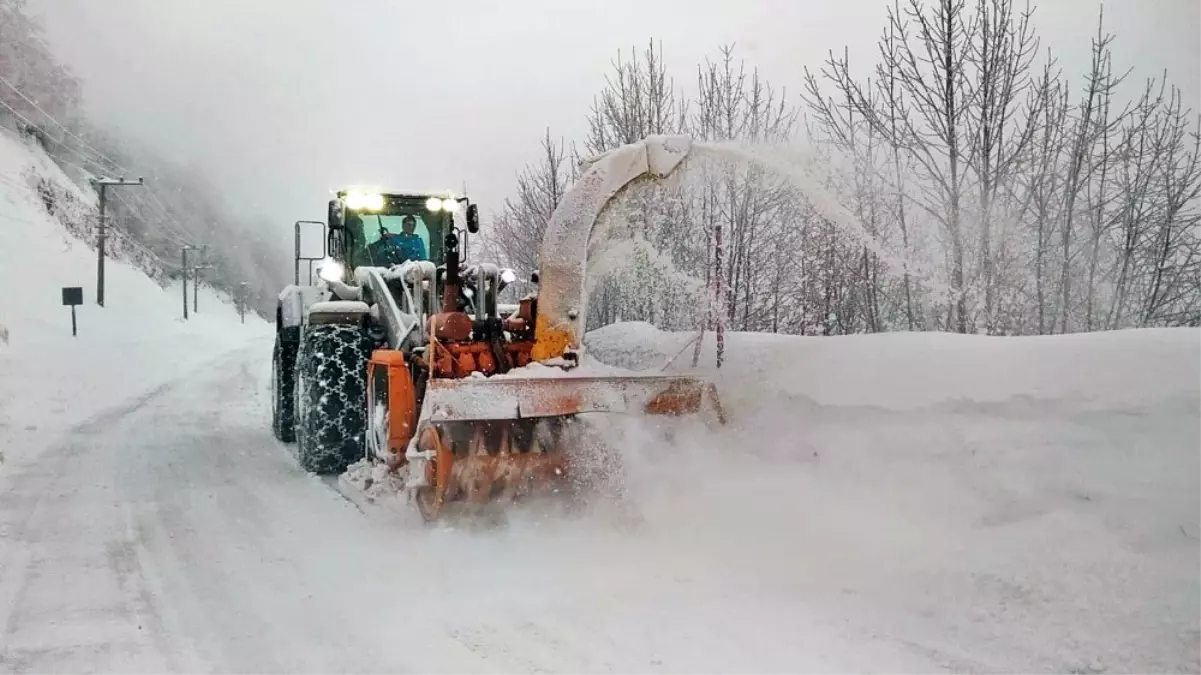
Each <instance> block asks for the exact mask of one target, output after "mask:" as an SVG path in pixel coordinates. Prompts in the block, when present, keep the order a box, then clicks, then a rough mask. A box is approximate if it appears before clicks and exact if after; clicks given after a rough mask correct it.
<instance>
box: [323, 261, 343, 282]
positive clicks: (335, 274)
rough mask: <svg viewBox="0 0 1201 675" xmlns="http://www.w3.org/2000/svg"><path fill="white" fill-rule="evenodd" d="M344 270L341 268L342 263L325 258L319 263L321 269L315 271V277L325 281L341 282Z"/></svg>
mask: <svg viewBox="0 0 1201 675" xmlns="http://www.w3.org/2000/svg"><path fill="white" fill-rule="evenodd" d="M345 271H346V268H344V267H342V263H340V262H338V261H337V260H334V259H332V258H326V259H325V260H322V261H321V267H319V268H318V269H317V275H318V276H320V277H321V278H322V279H325V280H326V281H330V282H333V281H341V280H342V274H343V273H344V272H345Z"/></svg>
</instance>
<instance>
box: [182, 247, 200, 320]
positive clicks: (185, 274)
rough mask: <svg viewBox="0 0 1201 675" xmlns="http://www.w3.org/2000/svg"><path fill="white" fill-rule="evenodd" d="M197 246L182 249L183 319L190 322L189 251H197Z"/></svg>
mask: <svg viewBox="0 0 1201 675" xmlns="http://www.w3.org/2000/svg"><path fill="white" fill-rule="evenodd" d="M195 250H196V247H195V246H191V245H188V246H184V247H183V248H181V249H180V258H181V260H180V263H181V267H180V269H182V270H183V318H184V321H187V320H188V251H195Z"/></svg>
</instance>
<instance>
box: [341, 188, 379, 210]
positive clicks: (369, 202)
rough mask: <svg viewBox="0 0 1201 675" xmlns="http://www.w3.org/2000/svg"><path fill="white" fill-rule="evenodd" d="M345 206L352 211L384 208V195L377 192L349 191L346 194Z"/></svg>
mask: <svg viewBox="0 0 1201 675" xmlns="http://www.w3.org/2000/svg"><path fill="white" fill-rule="evenodd" d="M346 207H347V208H349V209H351V210H353V211H379V210H380V209H382V208H384V196H383V195H382V194H379V193H378V192H351V193H350V194H348V195H346Z"/></svg>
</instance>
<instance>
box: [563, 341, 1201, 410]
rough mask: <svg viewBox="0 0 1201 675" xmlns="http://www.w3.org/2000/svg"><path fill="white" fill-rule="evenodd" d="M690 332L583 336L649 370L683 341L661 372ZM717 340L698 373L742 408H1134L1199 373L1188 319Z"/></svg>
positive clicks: (1193, 388) (683, 361)
mask: <svg viewBox="0 0 1201 675" xmlns="http://www.w3.org/2000/svg"><path fill="white" fill-rule="evenodd" d="M696 337H697V334H696V333H695V332H692V333H665V332H660V331H659V330H657V329H656V328H655V327H654V326H652V325H650V324H647V323H642V322H629V323H621V324H614V325H611V326H606V327H604V328H602V329H600V330H597V331H593V332H591V333H589V334H588V337H587V340H586V342H585V344H586V347H587V350H588V352H587V353H588V354H589V355H590V356H591V357H593V358H596V359H598V360H600V361H602V362H604V363H608V364H611V365H614V366H620V367H623V368H631V369H635V370H643V369H647V370H648V371H650V370H657V369H659V368H661V367H662V365H663V363H665V362H666V361H667V360H668V359H670V358H672V357H674V356H676V355H677V354H680V352H681V350H684V353H683V354H680V355H679V357H678V358H676V360H675V362H673V363H672V365H671V367H670V369H669V371H670V372H682V371H687V370H690V366H691V363H692V350H693V348H692V347H691V346H687V345H688V343H689V341H691V340H693V339H695V338H696ZM725 341H726V349H725V361H726V362H725V365H724V366H723V367H722V368H721V369H720V370H718V369H717V368H716V367H715V362H716V360H715V353H714V352H715V336H714V334H713V333H712V332H709V333H706V334H705V336H704V344H703V351H702V357H701V359H700V362H699V364H698V365H699V370H700V372H704V373H706V374H707V375H709V376H711V377H712V378H713V379H714V380H715V381H716V382H717V383H718V386H719V387H722V388H723V390H724V391H725V392H726V396H727V397H729V399H730V401H731V403H732V404H734V406H735V409H739V408H741V409H743V410H752V409H754V408H755V407H757V406H759V405H761V404H763V403H764V402H769V401H772V400H776V399H782V400H786V401H793V402H797V401H802V400H803V401H807V402H808V403H810V404H816V405H832V406H838V405H856V406H874V407H879V408H886V409H889V410H915V409H919V408H927V407H930V406H936V405H942V406H953V405H954V404H956V403H957V402H958V403H963V404H982V403H1001V402H1008V403H1012V404H1026V405H1034V404H1036V403H1037V402H1039V401H1056V402H1057V403H1058V404H1065V403H1070V404H1072V405H1075V406H1083V407H1091V408H1095V409H1109V408H1114V407H1139V406H1151V405H1156V404H1158V403H1160V402H1162V401H1164V400H1177V399H1180V398H1181V397H1183V398H1184V399H1186V400H1187V399H1189V398H1190V397H1194V398H1195V397H1196V396H1197V391H1198V386H1199V376H1198V373H1201V331H1199V330H1196V329H1190V328H1180V329H1177V328H1168V329H1144V330H1126V331H1113V332H1104V333H1089V334H1077V335H1056V336H1044V337H987V336H978V335H959V334H954V333H885V334H876V335H852V336H844V337H835V338H829V337H802V336H793V335H769V334H763V333H740V332H730V333H726V335H725ZM686 346H687V349H684V348H685V347H686ZM723 385H724V386H723Z"/></svg>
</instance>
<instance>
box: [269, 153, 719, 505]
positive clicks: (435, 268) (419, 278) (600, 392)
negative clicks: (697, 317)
mask: <svg viewBox="0 0 1201 675" xmlns="http://www.w3.org/2000/svg"><path fill="white" fill-rule="evenodd" d="M688 148H689V143H688V140H687V139H682V138H675V137H662V138H650V139H647V140H645V141H642V142H640V143H636V144H632V145H629V146H624V147H622V148H619V149H617V150H614V151H612V152H610V153H608V154H606V155H602V156H601V157H599V158H597V159H596V160H594V161H593V162H592V163H591V164H590V165H589V166H588V167H587V169H586V170H585V172H584V174H583V175H582V177H581V178H580V180H579V182H578V183H577V184H576V186H575V187H574V188H573V189H572V190H570V191H569V192H568V194H566V195H565V197H564V199H563V201H562V203H561V204H560V205H559V207H558V208H557V209H556V210H555V212H554V214H553V215H552V217H551V219H550V221H549V223H548V225H547V228H546V233H545V237H544V240H543V242H542V244H541V249H540V251H539V265H540V269H539V270H538V271H537V272H535V273H533V274H530V275H529V280H530V282H532V284H531V286H532V287H536V288H537V292H536V293H531V294H528V295H527V296H525V297H522V298H520V300H519V302H517V303H516V304H508V305H505V304H502V303H500V302H499V299H498V298H499V296H500V293H501V292H502V291H503V290H504V289H505V288H506V287H507V286H508V285H510V284H513V283H514V282H516V281H517V279H518V277H517V274H516V273H515V272H514V271H513V270H509V269H501V268H499V267H498V266H497V265H494V264H490V263H487V262H469V261H466V260H465V258H466V245H467V240H468V238H469V235H470V234H474V233H476V232H478V231H479V215H478V210H477V206H476V205H475V204H472V203H470V202H469V201H468V200H467V199H466V198H465V197H456V196H455V195H453V194H450V193H443V194H429V193H419V194H412V193H396V192H382V191H375V190H342V191H339V192H337V194H336V197H335V199H333V200H331V201H330V202H329V204H328V213H327V220H326V222H325V223H320V222H314V224H317V225H319V226H321V238H322V240H323V243H324V245H325V251H324V253H323V258H322V259H320V260H318V261H316V262H317V266H316V272H317V274H316V275H315V278H313V279H312V280H311V281H309V282H308V283H304V284H302V283H301V280H300V274H299V272H300V265H299V260H300V259H301V258H300V252H299V247H300V244H299V240H300V235H299V228H300V226H301V223H303V222H306V221H301V223H298V224H297V228H298V234H297V247H298V252H297V258H298V262H297V279H296V284H295V285H292V286H289V287H288V288H286V289H285V290H284V291H283V292H282V293H281V294H280V296H279V305H278V310H277V315H276V322H277V335H276V341H275V351H274V364H273V399H274V407H273V427H274V433H275V435H276V437H277V438H279V439H280V440H281V441H284V442H293V441H294V442H295V443H296V444H297V445H296V451H295V454H296V457H297V459H298V461H299V463H300V465H301V467H302V468H304V469H305V470H306V471H309V472H312V473H316V474H326V475H329V474H341V473H342V472H344V471H346V469H347V467H348V466H350V465H352V464H355V465H356V466H362V465H363V463H364V462H368V463H370V464H371V466H372V467H373V469H375V470H376V471H377V472H378V471H379V470H381V469H383V470H384V471H386V473H387V475H391V476H396V477H400V478H401V479H403V481H404V486H405V488H406V490H407V492H408V495H409V498H410V501H412V502H415V504H416V506H417V510H418V511H419V512H420V514H421V516H422V517H423V518H424V519H425V521H427V522H430V521H435V520H439V519H441V518H445V517H448V516H451V515H453V514H454V513H457V512H463V511H467V512H471V511H474V510H482V509H488V508H496V507H498V506H501V507H503V506H504V505H507V504H511V503H513V502H520V501H522V500H523V499H526V498H527V497H539V496H546V495H555V494H564V495H578V494H579V493H580V490H581V488H582V489H584V490H585V491H587V490H588V489H589V485H590V482H591V481H593V480H594V479H596V477H597V476H598V475H599V474H602V473H604V472H605V471H607V470H610V469H613V468H614V467H613V466H612V465H613V464H614V463H616V462H618V460H617V458H616V456H615V454H614V453H613V452H611V449H610V451H606V449H604V448H603V447H601V446H603V444H600V445H598V444H595V443H588V442H586V441H585V439H587V438H589V434H588V433H587V431H586V429H584V428H583V427H584V425H586V424H587V423H586V421H584V420H585V418H589V417H593V416H594V415H603V414H614V413H616V414H634V415H671V416H681V415H697V414H700V415H702V416H703V417H704V418H705V420H706V421H708V422H713V421H716V422H719V423H724V416H723V414H722V411H721V406H720V402H719V400H718V398H717V393H716V389H715V387H714V386H713V384H712V383H710V382H708V381H705V380H702V379H698V378H694V377H689V376H675V375H662V374H658V375H645V376H644V375H640V374H635V375H628V376H627V375H622V376H611V375H608V374H604V373H602V374H600V375H596V374H593V375H590V376H586V375H580V374H578V373H579V369H578V366H579V364H580V360H581V358H580V355H581V353H582V337H583V334H584V330H583V327H584V321H585V301H586V289H585V283H584V275H585V259H586V255H587V251H588V245H589V238H590V235H591V233H592V229H593V225H594V223H595V221H596V219H597V218H598V216H599V215H600V213H601V211H602V209H604V207H605V205H606V204H607V203H608V202H609V201H610V200H611V199H612V198H613V197H614V196H615V195H617V194H618V192H619V191H620V190H622V188H624V187H625V186H626V185H628V184H630V183H631V182H633V181H635V180H638V179H644V178H648V177H649V178H650V179H654V178H655V177H661V176H664V175H666V174H667V173H668V172H670V171H671V170H672V169H673V168H674V167H675V166H676V165H678V164H679V162H680V161H681V160H682V159H683V157H684V156H685V155H686V154H687V151H688ZM460 219H461V220H460ZM308 222H313V221H308ZM310 276H313V275H310ZM573 371H574V372H573Z"/></svg>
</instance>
